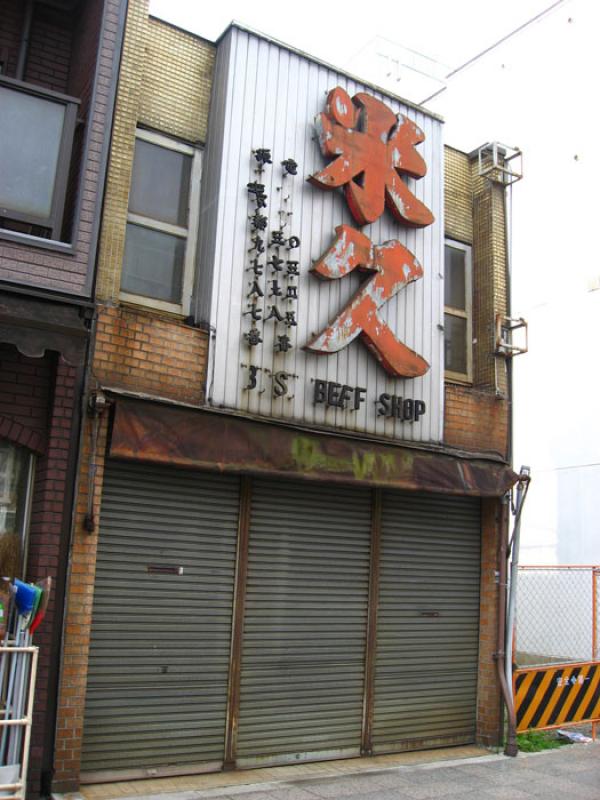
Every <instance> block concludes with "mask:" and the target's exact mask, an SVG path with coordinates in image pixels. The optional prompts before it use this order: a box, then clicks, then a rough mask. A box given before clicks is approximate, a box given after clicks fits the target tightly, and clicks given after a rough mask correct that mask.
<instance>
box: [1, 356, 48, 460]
mask: <svg viewBox="0 0 600 800" xmlns="http://www.w3.org/2000/svg"><path fill="white" fill-rule="evenodd" d="M52 372H53V364H52V360H51V359H50V358H48V357H46V358H43V359H40V358H27V357H26V356H23V355H21V353H19V351H18V350H17V349H16V347H13V346H12V345H9V344H0V436H2V437H3V438H5V439H9V440H10V441H11V442H13V443H14V444H20V445H23V446H24V447H28V448H29V449H30V450H34V451H35V452H37V453H43V452H44V451H45V449H46V440H47V424H48V413H49V402H50V379H51V376H52Z"/></svg>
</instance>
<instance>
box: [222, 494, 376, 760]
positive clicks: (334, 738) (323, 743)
mask: <svg viewBox="0 0 600 800" xmlns="http://www.w3.org/2000/svg"><path fill="white" fill-rule="evenodd" d="M370 518H371V500H370V493H369V491H368V490H361V489H351V490H350V489H345V488H344V489H342V488H336V487H332V486H327V487H325V486H316V485H314V484H310V483H302V484H292V483H286V482H283V481H282V482H274V481H256V482H255V484H254V489H253V498H252V512H251V522H250V540H249V548H250V549H249V561H248V580H247V594H246V616H245V624H244V642H243V655H242V673H241V699H240V720H239V732H238V742H237V756H238V757H237V764H238V766H252V765H256V764H265V763H285V762H290V761H294V762H295V761H299V760H308V759H313V758H327V757H333V756H336V755H358V754H359V753H360V741H361V721H362V710H363V686H364V664H365V636H366V621H367V600H368V585H369V548H370V525H371V522H370Z"/></svg>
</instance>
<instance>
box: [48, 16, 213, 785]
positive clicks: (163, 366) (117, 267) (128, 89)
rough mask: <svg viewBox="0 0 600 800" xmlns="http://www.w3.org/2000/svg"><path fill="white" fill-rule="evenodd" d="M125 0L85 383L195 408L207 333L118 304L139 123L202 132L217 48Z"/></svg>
mask: <svg viewBox="0 0 600 800" xmlns="http://www.w3.org/2000/svg"><path fill="white" fill-rule="evenodd" d="M148 5H149V4H148V0H130V2H129V9H128V17H127V25H126V35H125V41H124V51H123V59H122V64H121V74H120V83H119V89H118V95H117V103H116V109H115V119H114V129H113V142H112V149H111V156H110V159H109V167H108V175H107V188H106V197H105V204H104V216H103V225H102V231H101V236H100V245H99V253H98V272H97V285H96V289H97V300H98V303H97V322H96V336H95V345H94V348H95V349H94V355H93V360H92V365H91V389H95V388H98V387H101V386H109V387H111V388H118V389H123V390H129V391H136V392H142V393H145V394H149V395H152V396H155V397H161V398H166V399H170V400H175V401H178V402H184V403H191V404H193V405H200V404H201V403H202V402H203V399H204V396H203V391H204V384H205V380H204V374H205V369H206V359H207V347H208V336H207V334H206V333H205V332H204V331H201V330H198V329H197V328H194V327H191V326H190V325H187V324H185V322H184V320H183V319H182V318H181V317H178V316H177V315H174V314H167V313H160V312H156V311H154V310H152V309H149V308H144V307H142V306H135V305H124V304H121V303H120V301H119V288H120V275H121V265H122V261H123V252H124V244H125V227H126V219H127V207H128V202H129V186H130V182H131V170H132V162H133V153H134V144H135V131H136V127H137V126H138V125H143V126H146V127H149V128H152V129H153V130H158V131H159V132H161V133H164V134H168V135H171V136H176V137H178V138H181V139H184V140H187V141H189V142H192V143H196V142H203V141H204V139H205V137H206V128H207V120H208V105H209V99H210V87H211V80H212V66H213V60H214V47H213V46H212V45H210V44H208V43H207V42H205V41H204V40H202V39H199V38H198V37H196V36H192V35H190V34H187V33H185V32H183V31H180V30H178V29H176V28H173V27H171V26H169V25H167V24H166V23H162V22H159V21H158V20H154V19H152V18H150V17H149V16H148ZM108 419H109V412H108V411H106V412H105V413H104V414H103V415H102V418H101V422H100V431H99V437H98V447H97V453H96V458H95V462H94V466H95V468H96V475H95V482H94V505H93V508H94V518H95V520H96V521H97V519H98V515H99V510H100V499H101V494H102V481H103V471H104V452H105V446H106V431H107V427H108ZM90 425H91V423H90V420H89V419H88V420H87V421H86V425H85V429H84V437H83V451H82V454H81V466H80V470H79V487H78V494H77V500H76V512H75V521H74V540H73V546H72V551H71V563H70V580H69V592H68V602H67V611H66V623H65V624H66V629H65V640H64V646H63V661H62V669H61V686H60V693H59V701H58V702H59V710H58V727H57V741H56V751H55V776H54V784H53V785H54V789H55V790H68V789H74V788H76V787H77V786H78V783H79V766H80V760H81V737H82V730H83V713H84V702H85V691H86V682H87V659H88V649H89V637H90V628H91V615H92V604H93V591H94V578H95V564H96V548H97V528H96V529H95V530H94V531H93V532H91V533H89V532H87V531H86V530H85V529H84V520H85V516H86V513H87V510H88V475H89V470H90V467H91V459H90Z"/></svg>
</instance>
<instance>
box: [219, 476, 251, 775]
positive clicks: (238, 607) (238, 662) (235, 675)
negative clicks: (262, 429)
mask: <svg viewBox="0 0 600 800" xmlns="http://www.w3.org/2000/svg"><path fill="white" fill-rule="evenodd" d="M251 506H252V480H251V478H242V481H241V486H240V520H239V527H238V541H237V555H236V565H235V588H234V595H233V621H232V630H231V658H230V661H229V685H228V689H227V715H226V723H225V724H226V728H225V756H224V759H223V769H225V770H232V769H235V760H236V752H237V735H238V723H239V718H240V681H241V674H242V643H243V636H244V610H245V607H246V585H247V579H248V543H249V534H250V512H251Z"/></svg>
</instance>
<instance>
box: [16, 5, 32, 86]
mask: <svg viewBox="0 0 600 800" xmlns="http://www.w3.org/2000/svg"><path fill="white" fill-rule="evenodd" d="M33 3H34V0H27V5H26V6H25V13H24V16H23V29H22V31H21V42H20V45H19V57H18V60H17V71H16V73H15V77H16V79H17V80H18V81H22V80H23V78H24V76H25V65H26V63H27V55H28V53H29V39H30V37H31V22H32V20H33Z"/></svg>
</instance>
